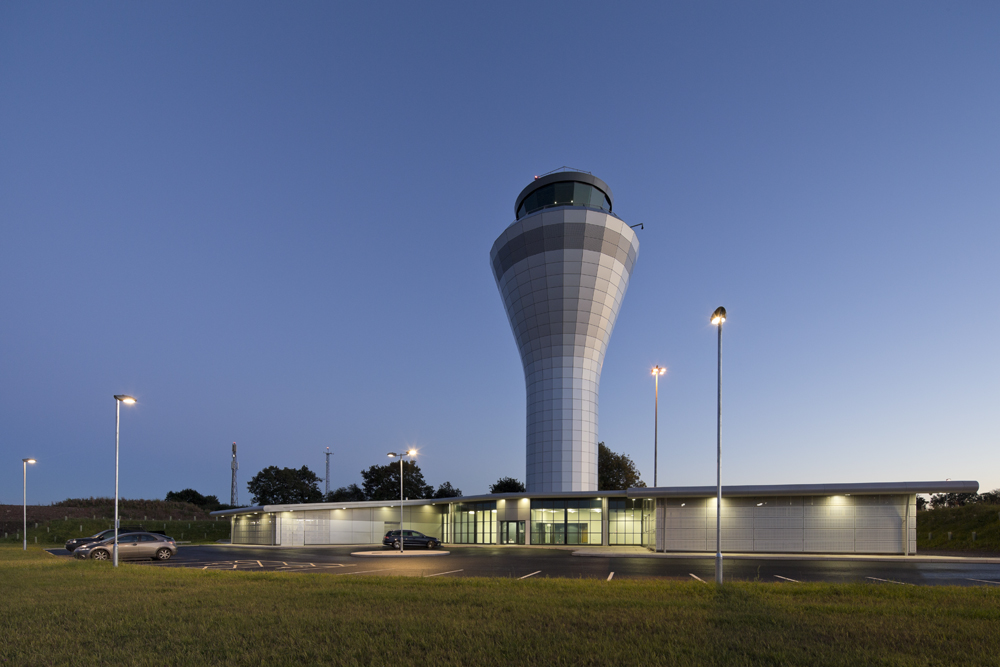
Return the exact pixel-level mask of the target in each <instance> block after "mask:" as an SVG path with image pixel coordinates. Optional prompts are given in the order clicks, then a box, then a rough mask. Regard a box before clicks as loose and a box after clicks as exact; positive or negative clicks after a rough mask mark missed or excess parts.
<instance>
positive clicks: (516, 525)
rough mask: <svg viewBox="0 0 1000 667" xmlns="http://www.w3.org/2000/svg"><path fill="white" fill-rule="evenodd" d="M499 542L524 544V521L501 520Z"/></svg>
mask: <svg viewBox="0 0 1000 667" xmlns="http://www.w3.org/2000/svg"><path fill="white" fill-rule="evenodd" d="M500 544H524V522H523V521H501V522H500Z"/></svg>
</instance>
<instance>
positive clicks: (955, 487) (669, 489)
mask: <svg viewBox="0 0 1000 667" xmlns="http://www.w3.org/2000/svg"><path fill="white" fill-rule="evenodd" d="M978 492H979V482H976V481H972V480H958V481H952V480H950V479H949V480H945V481H943V482H859V483H853V484H761V485H749V486H723V487H722V495H724V496H727V497H730V498H738V497H741V496H835V495H849V494H852V493H856V494H858V495H891V494H898V493H905V494H911V493H978ZM715 493H716V489H715V487H714V486H661V487H656V488H648V489H629V490H628V497H629V498H690V497H698V496H714V495H715Z"/></svg>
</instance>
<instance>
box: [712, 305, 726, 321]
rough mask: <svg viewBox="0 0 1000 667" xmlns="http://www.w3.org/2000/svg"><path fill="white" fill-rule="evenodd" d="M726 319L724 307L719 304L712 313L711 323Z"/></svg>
mask: <svg viewBox="0 0 1000 667" xmlns="http://www.w3.org/2000/svg"><path fill="white" fill-rule="evenodd" d="M725 321H726V309H725V308H723V307H722V306H719V307H718V308H716V309H715V312H714V313H712V324H715V325H719V324H722V323H723V322H725Z"/></svg>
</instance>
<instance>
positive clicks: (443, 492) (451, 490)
mask: <svg viewBox="0 0 1000 667" xmlns="http://www.w3.org/2000/svg"><path fill="white" fill-rule="evenodd" d="M461 495H462V489H456V488H455V487H453V486H452V485H451V482H445V483H444V484H442V485H441V486H439V487H438V488H437V491H435V492H434V497H435V498H457V497H459V496H461Z"/></svg>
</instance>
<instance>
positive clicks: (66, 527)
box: [0, 518, 230, 549]
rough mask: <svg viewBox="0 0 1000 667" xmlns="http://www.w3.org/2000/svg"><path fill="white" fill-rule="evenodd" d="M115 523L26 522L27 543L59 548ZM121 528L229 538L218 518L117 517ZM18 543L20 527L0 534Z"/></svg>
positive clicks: (203, 540)
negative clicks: (196, 519) (171, 519)
mask: <svg viewBox="0 0 1000 667" xmlns="http://www.w3.org/2000/svg"><path fill="white" fill-rule="evenodd" d="M114 525H115V523H114V521H112V520H111V519H68V520H67V519H54V520H52V521H44V522H39V523H38V524H35V523H33V522H31V523H28V544H29V545H33V546H34V545H37V546H39V547H44V548H46V549H51V548H53V547H62V546H63V545H64V544H66V540H68V539H69V538H71V537H85V536H87V535H94V534H95V533H98V532H100V531H102V530H105V529H107V528H113V527H114ZM119 525H120V526H122V527H123V528H124V527H126V526H128V527H132V526H141V527H143V528H145V529H146V530H162V531H165V532H166V533H167V535H169V536H170V537H172V538H174V539H175V540H181V541H186V542H191V543H192V544H211V543H214V542H215V541H216V540H222V539H226V540H228V539H229V535H230V526H229V519H228V518H227V519H225V520H222V521H216V520H211V521H194V520H185V521H156V520H152V519H150V520H142V521H139V520H136V519H124V518H123V519H121V522H120V523H119ZM2 544H12V545H16V544H21V528H20V527H18V528H17V530H16V531H14V532H8V533H7V534H6V535H0V545H2Z"/></svg>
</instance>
